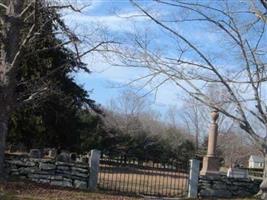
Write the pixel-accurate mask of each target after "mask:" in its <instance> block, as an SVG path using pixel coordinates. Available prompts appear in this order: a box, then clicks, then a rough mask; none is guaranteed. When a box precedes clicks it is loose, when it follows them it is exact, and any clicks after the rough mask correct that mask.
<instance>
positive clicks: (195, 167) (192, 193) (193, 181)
mask: <svg viewBox="0 0 267 200" xmlns="http://www.w3.org/2000/svg"><path fill="white" fill-rule="evenodd" d="M199 164H200V162H199V160H196V159H191V160H190V172H189V186H188V197H189V198H197V194H198V178H199Z"/></svg>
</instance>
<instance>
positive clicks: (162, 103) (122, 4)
mask: <svg viewBox="0 0 267 200" xmlns="http://www.w3.org/2000/svg"><path fill="white" fill-rule="evenodd" d="M75 2H78V6H79V5H84V4H90V6H89V7H87V8H86V9H84V10H83V12H82V13H73V12H71V13H66V14H65V16H64V19H65V22H66V23H67V24H68V25H69V26H70V27H71V28H73V29H76V32H78V33H80V34H82V35H86V34H88V35H98V33H94V32H91V31H92V30H94V28H99V27H100V28H101V29H105V30H107V35H108V36H111V37H113V38H115V40H116V39H118V40H121V38H124V41H126V43H127V42H129V41H130V40H128V39H129V38H131V37H133V33H135V34H136V33H137V34H140V35H142V36H147V37H149V39H151V43H152V45H151V46H150V49H153V50H158V51H160V52H162V55H163V57H164V56H165V57H174V58H177V52H178V46H182V47H183V48H184V47H186V45H184V44H180V43H179V42H178V40H177V38H174V37H173V35H172V34H170V33H169V32H167V31H164V30H162V29H160V28H159V27H158V26H157V25H156V24H155V23H153V22H152V21H150V20H149V19H148V18H147V17H143V16H141V17H140V16H139V17H135V18H132V17H130V16H132V15H140V12H139V11H138V10H137V8H135V7H133V6H132V5H131V4H130V3H129V1H127V0H113V1H107V0H92V1H87V0H78V1H75ZM138 2H139V3H141V4H142V6H144V7H146V9H148V10H149V11H150V13H153V15H154V16H157V17H160V18H161V20H168V19H176V20H179V19H181V18H182V17H183V16H182V15H183V14H185V15H186V14H187V13H184V12H179V10H177V8H175V7H166V6H164V5H162V4H161V5H160V6H158V4H157V3H153V2H152V1H146V0H143V1H138ZM203 2H208V1H204V0H203ZM211 2H213V1H211ZM230 2H231V6H232V7H233V9H234V10H238V9H237V7H235V6H240V5H241V4H242V5H243V4H244V3H242V2H240V1H230ZM213 6H218V5H217V4H216V3H215V4H214V5H213ZM241 8H244V7H241ZM177 13H178V14H177ZM193 17H195V16H194V15H193ZM219 17H220V16H219ZM222 19H223V20H225V19H224V18H222ZM240 20H241V22H242V21H244V22H245V21H246V20H247V18H246V17H243V18H241V19H240ZM166 23H167V22H166ZM168 25H169V26H170V27H172V29H174V30H177V31H178V32H179V33H181V34H182V35H184V36H185V37H187V39H189V40H190V41H192V42H193V43H195V44H197V46H198V47H200V49H201V51H202V52H203V53H204V54H205V55H209V57H210V58H209V59H211V60H212V62H213V64H215V65H216V66H217V67H218V71H220V72H222V73H226V72H227V71H229V72H231V73H232V71H237V70H239V66H242V65H243V62H242V61H241V62H240V59H239V58H238V54H237V51H236V50H235V48H233V47H232V45H231V43H227V42H225V41H226V40H224V37H225V36H224V35H223V34H221V33H219V32H218V31H216V30H215V29H214V28H213V27H211V26H207V25H206V24H205V23H199V21H197V22H192V21H190V22H184V23H169V24H168ZM144 34H147V35H144ZM99 35H101V34H99ZM121 36H123V37H121ZM99 37H100V36H99ZM93 39H95V38H93ZM96 39H99V40H101V38H98V37H96ZM124 41H123V42H124ZM184 57H185V58H186V59H188V60H194V61H196V62H199V63H201V62H202V61H201V60H200V59H199V57H198V56H196V55H195V54H194V53H192V51H187V52H186V55H185V56H184ZM114 60H115V61H116V57H114ZM83 61H84V62H85V63H86V64H88V67H89V69H91V71H92V73H91V74H89V75H88V74H85V73H83V72H80V73H77V74H76V75H75V77H76V80H77V82H78V83H79V84H82V85H84V87H85V88H86V89H87V90H88V91H92V93H91V97H92V98H93V99H95V100H96V101H97V102H98V103H100V104H102V105H107V104H108V102H109V101H110V100H111V98H116V97H117V96H118V95H119V93H120V91H122V90H123V89H125V87H118V85H126V84H127V83H129V82H130V81H131V80H134V79H137V78H140V77H142V76H143V75H144V74H145V73H146V71H145V70H144V69H137V68H135V69H133V68H123V67H114V66H111V65H110V64H108V63H106V62H105V61H104V60H103V59H102V58H101V57H100V56H98V55H92V54H90V55H88V56H87V57H85V58H84V59H83ZM157 81H160V78H159V79H157ZM194 84H196V85H198V86H199V87H200V88H201V84H200V82H194ZM140 85H142V82H139V83H137V84H136V85H135V87H136V88H138V86H140ZM149 90H150V88H149V87H145V88H144V90H142V92H141V93H142V94H144V93H146V92H147V91H149ZM245 95H247V94H245ZM151 96H153V94H152V95H151ZM184 96H185V93H184V92H182V90H181V89H179V88H178V87H176V86H174V84H173V83H171V82H167V83H166V84H164V85H163V86H161V87H160V89H159V90H158V91H157V96H156V98H155V99H154V98H151V99H152V100H154V104H153V108H155V109H156V110H158V111H160V112H161V113H162V114H163V113H164V112H165V111H166V110H167V109H168V107H169V106H170V105H171V106H173V105H175V106H177V107H178V109H179V108H180V109H181V108H182V105H183V103H184V102H183V101H182V98H183V97H184Z"/></svg>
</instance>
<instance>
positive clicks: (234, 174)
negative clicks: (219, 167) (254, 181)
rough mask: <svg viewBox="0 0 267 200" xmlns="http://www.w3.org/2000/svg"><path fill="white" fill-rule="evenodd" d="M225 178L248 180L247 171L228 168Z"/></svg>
mask: <svg viewBox="0 0 267 200" xmlns="http://www.w3.org/2000/svg"><path fill="white" fill-rule="evenodd" d="M227 177H229V178H248V170H246V169H238V168H231V167H230V168H229V169H228V171H227Z"/></svg>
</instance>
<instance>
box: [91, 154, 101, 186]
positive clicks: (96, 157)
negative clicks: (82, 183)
mask: <svg viewBox="0 0 267 200" xmlns="http://www.w3.org/2000/svg"><path fill="white" fill-rule="evenodd" d="M99 162H100V151H98V150H96V149H93V150H91V151H90V157H89V168H90V175H89V181H88V186H89V189H91V190H96V188H97V179H98V172H99Z"/></svg>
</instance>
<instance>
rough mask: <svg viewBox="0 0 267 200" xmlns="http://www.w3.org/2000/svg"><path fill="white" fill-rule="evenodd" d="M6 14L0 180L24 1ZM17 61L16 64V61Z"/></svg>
mask: <svg viewBox="0 0 267 200" xmlns="http://www.w3.org/2000/svg"><path fill="white" fill-rule="evenodd" d="M7 2H8V7H7V9H6V14H5V15H4V16H3V17H2V24H3V25H2V27H1V33H2V40H3V42H1V48H0V49H1V54H0V55H1V58H0V60H1V64H0V178H4V174H5V173H4V155H5V147H6V136H7V132H8V120H9V116H10V114H11V113H12V111H13V110H14V108H15V107H16V103H17V102H16V96H15V89H16V85H17V81H16V75H17V70H18V65H19V64H18V62H17V61H18V59H15V58H16V55H17V53H18V51H19V49H20V42H21V25H22V21H21V18H20V17H19V15H20V13H21V12H22V9H23V4H24V0H9V1H7ZM14 60H16V62H15V61H14Z"/></svg>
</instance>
